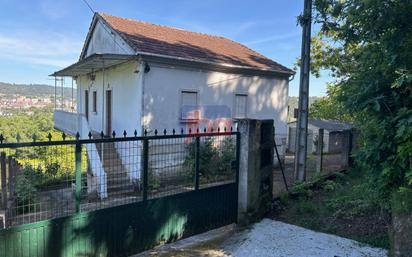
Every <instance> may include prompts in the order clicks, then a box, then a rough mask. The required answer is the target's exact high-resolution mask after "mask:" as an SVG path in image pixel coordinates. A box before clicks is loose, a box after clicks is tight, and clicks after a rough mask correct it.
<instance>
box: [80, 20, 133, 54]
mask: <svg viewBox="0 0 412 257" xmlns="http://www.w3.org/2000/svg"><path fill="white" fill-rule="evenodd" d="M92 54H128V55H130V54H135V51H134V50H133V49H132V48H131V47H130V46H129V45H128V44H127V43H126V42H125V41H124V39H122V38H121V37H120V35H119V34H118V33H117V32H116V31H114V30H113V29H112V28H111V27H110V26H109V25H108V24H107V23H106V21H104V19H102V18H101V17H100V16H99V15H98V14H96V15H95V16H94V17H93V21H92V24H91V26H90V29H89V32H88V34H87V37H86V41H85V43H84V46H83V49H82V53H81V55H80V60H82V59H84V58H86V57H88V56H90V55H92Z"/></svg>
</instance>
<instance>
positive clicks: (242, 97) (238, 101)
mask: <svg viewBox="0 0 412 257" xmlns="http://www.w3.org/2000/svg"><path fill="white" fill-rule="evenodd" d="M246 117H247V94H235V100H234V105H233V118H235V119H243V118H246Z"/></svg>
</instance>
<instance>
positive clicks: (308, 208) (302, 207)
mask: <svg viewBox="0 0 412 257" xmlns="http://www.w3.org/2000/svg"><path fill="white" fill-rule="evenodd" d="M297 211H298V212H299V213H302V214H303V213H315V212H316V211H317V206H316V205H315V204H314V203H312V202H308V201H306V199H304V200H300V201H299V203H298V206H297Z"/></svg>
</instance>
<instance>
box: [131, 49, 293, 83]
mask: <svg viewBox="0 0 412 257" xmlns="http://www.w3.org/2000/svg"><path fill="white" fill-rule="evenodd" d="M137 55H138V56H141V57H142V59H143V60H146V61H154V62H161V63H165V64H180V65H183V66H189V67H193V64H196V67H197V68H206V69H210V70H219V71H230V72H236V73H241V74H257V75H259V74H260V75H267V76H282V77H287V78H289V77H291V76H293V75H295V72H294V71H292V70H290V71H279V70H270V69H260V68H256V67H251V66H240V65H233V64H227V63H216V62H208V61H201V60H197V59H189V58H183V57H177V56H170V55H161V54H153V53H148V52H138V53H137Z"/></svg>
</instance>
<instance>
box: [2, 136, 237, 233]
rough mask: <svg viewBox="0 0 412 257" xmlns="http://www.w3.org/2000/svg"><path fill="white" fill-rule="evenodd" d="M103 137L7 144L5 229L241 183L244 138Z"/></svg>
mask: <svg viewBox="0 0 412 257" xmlns="http://www.w3.org/2000/svg"><path fill="white" fill-rule="evenodd" d="M97 135H98V134H96V133H94V134H93V133H89V138H88V139H80V136H79V135H77V137H76V138H75V139H67V140H66V136H65V135H64V134H63V138H64V140H58V141H53V140H52V138H51V136H49V141H36V140H35V139H34V140H33V141H32V142H6V140H5V139H4V138H3V137H2V136H0V153H1V159H0V160H1V162H0V164H1V165H0V168H1V173H0V175H1V179H0V182H1V192H0V193H1V199H2V201H1V205H0V210H1V213H2V215H1V216H0V218H1V219H2V220H3V227H12V226H15V225H20V224H25V223H31V222H35V221H40V220H46V219H52V218H57V217H64V216H69V215H72V214H75V213H79V212H88V211H94V210H99V209H104V208H108V207H113V206H119V205H124V204H128V203H134V202H139V201H143V202H144V201H147V200H149V199H155V198H161V197H164V196H169V195H174V194H179V193H185V192H190V191H197V190H200V189H202V188H207V187H213V186H219V185H222V184H228V183H236V182H237V168H238V162H239V156H238V155H239V151H238V148H239V144H238V138H239V133H238V132H236V131H226V130H223V131H220V130H217V131H211V132H204V131H203V132H200V131H194V133H192V131H189V133H188V134H184V133H183V132H181V133H176V132H175V131H172V133H170V134H168V133H167V131H163V133H162V134H161V135H160V134H159V133H158V132H157V130H156V131H155V135H153V136H147V135H145V136H137V133H134V135H133V136H127V134H126V133H123V135H122V136H121V137H116V134H115V133H113V134H112V137H110V138H108V137H104V136H100V137H99V136H97ZM91 145H92V146H93V147H90V146H91ZM6 160H8V161H6ZM97 165H98V166H99V167H100V169H102V172H101V173H96V172H95V171H96V170H98V168H99V167H95V166H97Z"/></svg>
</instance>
